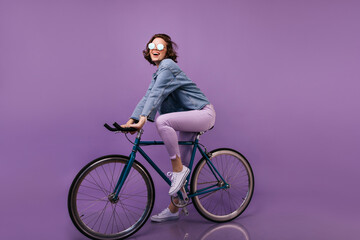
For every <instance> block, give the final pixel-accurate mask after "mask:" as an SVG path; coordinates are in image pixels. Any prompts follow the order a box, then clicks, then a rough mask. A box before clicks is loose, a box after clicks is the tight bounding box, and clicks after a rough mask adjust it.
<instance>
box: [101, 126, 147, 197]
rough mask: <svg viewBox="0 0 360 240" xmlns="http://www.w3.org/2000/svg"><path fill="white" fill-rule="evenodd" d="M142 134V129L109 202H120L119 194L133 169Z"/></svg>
mask: <svg viewBox="0 0 360 240" xmlns="http://www.w3.org/2000/svg"><path fill="white" fill-rule="evenodd" d="M142 133H143V130H142V129H141V130H140V131H139V132H138V135H137V136H136V139H135V144H134V146H133V149H132V152H131V154H130V159H129V161H128V162H127V163H126V164H125V166H124V168H123V170H122V171H121V174H120V177H119V180H118V182H117V184H116V186H115V189H114V191H113V192H112V193H111V194H110V195H109V196H108V199H109V201H110V202H111V203H117V202H118V201H119V194H120V191H121V188H122V187H123V185H124V182H125V180H126V178H127V176H128V175H129V173H130V169H131V167H132V165H133V163H134V161H135V157H136V152H137V146H138V145H139V141H140V138H141V134H142Z"/></svg>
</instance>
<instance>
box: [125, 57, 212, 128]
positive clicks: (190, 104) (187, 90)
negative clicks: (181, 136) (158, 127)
mask: <svg viewBox="0 0 360 240" xmlns="http://www.w3.org/2000/svg"><path fill="white" fill-rule="evenodd" d="M207 104H210V102H209V100H208V99H207V98H206V97H205V95H204V94H203V93H202V92H201V91H200V89H199V88H198V87H197V86H196V84H195V83H193V82H192V81H191V80H190V79H189V78H188V77H187V76H186V75H185V73H184V72H183V71H182V70H181V69H180V68H179V66H178V65H177V64H176V63H175V62H174V61H173V60H171V59H168V58H167V59H164V60H162V61H161V62H160V64H159V67H158V69H157V71H156V72H155V73H154V74H153V78H152V81H151V83H150V85H149V88H148V90H147V91H146V94H145V96H144V97H143V98H142V99H141V100H140V102H139V103H138V104H137V106H136V108H135V110H134V112H133V114H132V115H131V118H132V119H135V120H139V118H140V116H146V117H147V119H148V120H150V121H154V119H155V115H156V112H157V111H159V113H160V114H165V113H170V112H180V111H189V110H199V109H202V108H203V107H204V106H205V105H207Z"/></svg>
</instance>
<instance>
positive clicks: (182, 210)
mask: <svg viewBox="0 0 360 240" xmlns="http://www.w3.org/2000/svg"><path fill="white" fill-rule="evenodd" d="M181 212H182V213H183V214H184V215H185V216H189V211H188V210H187V207H183V208H182V209H181Z"/></svg>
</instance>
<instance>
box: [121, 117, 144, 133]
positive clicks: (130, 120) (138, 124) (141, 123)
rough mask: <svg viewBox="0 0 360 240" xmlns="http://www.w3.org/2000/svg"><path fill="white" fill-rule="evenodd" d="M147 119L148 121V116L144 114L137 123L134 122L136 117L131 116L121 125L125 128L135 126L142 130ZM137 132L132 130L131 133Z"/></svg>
mask: <svg viewBox="0 0 360 240" xmlns="http://www.w3.org/2000/svg"><path fill="white" fill-rule="evenodd" d="M146 121H147V117H144V116H141V117H140V120H139V122H137V123H134V122H135V121H134V119H131V118H130V119H129V121H127V123H125V124H123V125H121V127H123V128H130V127H133V128H136V129H137V130H140V129H142V127H143V126H144V125H145V123H146ZM135 132H136V131H134V132H130V133H131V134H134V133H135Z"/></svg>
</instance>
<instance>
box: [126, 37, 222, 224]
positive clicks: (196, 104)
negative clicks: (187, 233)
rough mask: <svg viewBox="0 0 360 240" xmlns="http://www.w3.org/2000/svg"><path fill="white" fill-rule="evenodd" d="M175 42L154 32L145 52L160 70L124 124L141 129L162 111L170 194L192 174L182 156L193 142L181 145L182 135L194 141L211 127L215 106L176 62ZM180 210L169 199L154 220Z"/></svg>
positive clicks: (185, 156)
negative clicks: (169, 161) (168, 166)
mask: <svg viewBox="0 0 360 240" xmlns="http://www.w3.org/2000/svg"><path fill="white" fill-rule="evenodd" d="M176 46H177V45H176V44H175V43H174V42H173V41H172V40H171V38H170V37H169V36H168V35H166V34H155V35H154V36H153V37H152V38H151V39H150V41H149V42H148V44H147V46H146V49H145V50H144V51H143V55H144V57H145V59H146V60H148V61H149V62H150V64H152V65H155V66H157V71H156V72H155V73H154V74H153V77H152V81H151V83H150V86H149V88H148V90H147V92H146V94H145V96H144V97H143V98H142V99H141V100H140V102H139V103H138V104H137V106H136V108H135V110H134V112H133V114H132V115H131V117H130V119H129V121H128V122H127V123H126V124H124V125H122V127H134V128H136V129H139V130H140V129H141V128H142V127H143V126H144V124H145V123H146V121H147V120H149V121H152V122H153V121H154V118H155V114H156V112H157V111H158V112H159V113H160V116H159V117H157V119H156V121H155V122H156V127H157V130H158V132H159V135H160V136H161V138H162V140H163V141H164V144H165V146H166V149H167V151H168V153H169V157H170V159H171V164H172V169H173V172H172V173H170V174H169V173H168V174H169V175H170V176H171V187H170V190H169V195H170V196H172V195H176V193H177V192H178V191H179V190H180V188H181V187H182V185H183V184H184V182H185V180H186V177H187V176H188V174H189V169H188V168H187V167H186V166H184V165H183V162H182V160H185V161H189V159H190V156H189V155H190V149H191V146H190V148H189V146H187V147H186V146H181V148H180V147H179V145H178V141H179V139H180V140H181V141H192V140H194V138H195V136H196V134H197V133H198V132H202V131H206V130H208V129H210V128H211V127H212V126H214V123H215V110H214V108H213V106H212V105H211V104H210V102H209V100H208V99H207V98H206V97H205V95H204V94H203V93H202V92H201V91H200V89H199V88H198V87H197V86H196V84H195V83H193V82H192V81H191V80H190V79H189V78H188V77H187V76H186V75H185V73H184V72H183V71H182V70H181V69H180V68H179V66H178V65H177V64H176V62H177V53H176V51H175V47H176ZM177 131H178V132H179V137H178V135H177V133H176V132H177ZM180 150H181V151H180ZM185 165H187V163H185ZM178 210H179V209H178V208H177V207H176V206H175V205H173V204H172V203H170V205H169V207H168V208H166V209H165V210H163V211H162V212H161V213H159V214H158V215H154V216H152V217H151V220H152V221H155V222H163V221H168V220H176V219H178V218H179V211H178Z"/></svg>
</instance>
